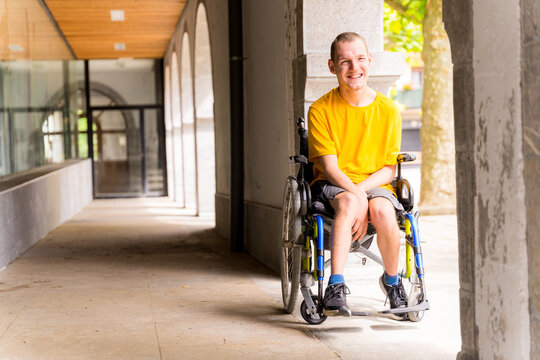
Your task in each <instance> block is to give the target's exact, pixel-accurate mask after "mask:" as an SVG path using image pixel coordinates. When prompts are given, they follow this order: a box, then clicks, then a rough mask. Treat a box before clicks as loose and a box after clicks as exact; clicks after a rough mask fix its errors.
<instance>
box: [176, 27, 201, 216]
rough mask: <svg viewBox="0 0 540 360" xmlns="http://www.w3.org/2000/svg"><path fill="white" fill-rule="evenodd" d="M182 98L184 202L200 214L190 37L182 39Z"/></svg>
mask: <svg viewBox="0 0 540 360" xmlns="http://www.w3.org/2000/svg"><path fill="white" fill-rule="evenodd" d="M180 69H181V77H180V96H181V114H182V150H183V155H184V156H183V161H184V191H185V192H184V196H185V197H184V201H185V207H186V208H188V209H193V210H195V211H196V212H197V213H198V210H199V209H198V201H197V197H198V196H197V193H198V189H197V157H196V154H197V144H196V142H195V112H194V109H193V81H192V77H191V76H192V75H191V74H192V70H191V56H190V49H189V36H188V34H187V33H184V36H183V37H182V62H181V68H180Z"/></svg>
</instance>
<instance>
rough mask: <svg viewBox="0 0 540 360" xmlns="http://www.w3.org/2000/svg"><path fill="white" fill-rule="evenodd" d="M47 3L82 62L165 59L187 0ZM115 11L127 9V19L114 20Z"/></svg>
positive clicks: (65, 0)
mask: <svg viewBox="0 0 540 360" xmlns="http://www.w3.org/2000/svg"><path fill="white" fill-rule="evenodd" d="M16 1H19V0H16ZM36 1H37V0H36ZM44 2H45V4H46V5H47V7H48V8H49V10H50V12H51V14H52V15H53V17H54V18H55V20H56V22H57V23H58V26H59V27H60V29H61V30H62V33H63V34H64V36H65V38H66V39H67V41H68V43H69V45H70V46H71V48H72V49H73V52H74V53H75V56H76V57H77V58H78V59H116V58H119V57H133V58H161V57H163V54H164V53H165V49H166V47H167V44H168V43H169V40H170V39H171V36H172V34H173V32H174V28H175V26H176V23H177V22H178V18H179V17H180V13H181V12H182V10H183V9H184V6H185V3H186V0H114V1H111V0H45V1H44ZM111 10H124V14H125V20H124V21H112V20H111V13H110V11H111ZM115 43H122V44H125V50H123V51H118V50H115Z"/></svg>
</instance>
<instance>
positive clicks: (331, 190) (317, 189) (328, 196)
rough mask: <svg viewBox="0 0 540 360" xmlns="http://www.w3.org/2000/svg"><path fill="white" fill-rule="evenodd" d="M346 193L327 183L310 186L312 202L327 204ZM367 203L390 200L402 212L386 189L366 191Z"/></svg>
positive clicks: (396, 200)
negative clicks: (372, 200) (380, 199)
mask: <svg viewBox="0 0 540 360" xmlns="http://www.w3.org/2000/svg"><path fill="white" fill-rule="evenodd" d="M344 191H346V190H345V189H343V188H340V187H339V186H334V185H332V184H330V183H329V182H328V181H317V182H315V183H314V184H313V185H312V186H311V198H312V201H317V200H318V201H321V202H323V203H327V204H329V202H328V200H333V199H334V198H335V197H336V196H337V195H338V194H339V193H342V192H344ZM366 194H367V197H368V201H369V200H371V199H375V198H377V197H383V198H385V199H388V200H390V202H391V203H392V205H394V208H395V209H396V210H403V205H401V204H400V203H399V201H398V199H397V198H396V196H395V195H394V194H393V193H392V192H391V191H390V190H388V189H384V188H379V187H378V188H374V189H370V190H368V191H366Z"/></svg>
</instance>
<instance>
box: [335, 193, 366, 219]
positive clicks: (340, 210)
mask: <svg viewBox="0 0 540 360" xmlns="http://www.w3.org/2000/svg"><path fill="white" fill-rule="evenodd" d="M366 205H367V204H362V203H361V201H360V199H359V198H358V197H357V196H356V195H355V194H353V193H350V192H347V191H346V192H342V193H340V194H338V195H337V196H336V197H335V198H334V200H333V201H332V206H333V207H334V210H335V211H336V214H347V215H350V216H351V217H352V216H354V215H355V214H357V213H358V212H359V211H361V209H362V207H366Z"/></svg>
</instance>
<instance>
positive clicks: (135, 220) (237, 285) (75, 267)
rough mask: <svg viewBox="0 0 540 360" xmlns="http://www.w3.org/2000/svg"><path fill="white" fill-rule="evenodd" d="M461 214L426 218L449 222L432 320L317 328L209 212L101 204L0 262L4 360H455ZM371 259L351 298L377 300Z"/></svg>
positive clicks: (353, 267) (157, 203)
mask: <svg viewBox="0 0 540 360" xmlns="http://www.w3.org/2000/svg"><path fill="white" fill-rule="evenodd" d="M430 222H435V224H431V225H430ZM454 222H455V217H441V218H440V219H437V218H426V220H425V221H424V222H423V224H424V226H425V227H426V228H428V227H430V226H431V227H432V228H433V229H434V230H435V229H436V230H437V231H436V232H435V233H440V230H441V229H447V230H448V231H446V232H445V233H446V235H445V236H443V237H442V238H441V237H439V238H433V239H431V238H430V239H429V240H428V242H427V243H426V244H425V252H426V253H427V254H426V268H427V270H428V271H431V272H432V273H433V275H432V279H433V280H434V281H433V282H434V283H436V284H437V285H435V284H433V285H432V286H431V287H430V289H432V290H431V294H432V298H430V300H431V302H432V304H433V305H432V307H433V310H430V312H429V313H427V314H426V316H425V319H424V321H422V322H421V323H418V324H411V323H404V322H396V321H393V320H389V319H386V318H358V319H357V318H355V319H343V318H332V319H329V320H327V321H326V323H324V324H323V325H321V326H319V327H311V326H308V325H305V323H304V322H303V320H302V319H301V318H299V316H298V315H297V317H294V316H291V315H286V314H284V313H283V312H282V311H281V307H280V304H279V297H280V293H279V291H280V285H279V278H278V277H277V276H276V274H274V273H273V272H271V271H269V270H267V269H266V268H265V267H264V266H262V265H260V264H259V263H258V262H257V261H255V260H253V259H252V258H251V257H249V256H248V255H243V254H231V253H229V252H228V244H227V242H226V241H225V240H223V239H222V238H220V237H219V236H218V235H217V234H216V233H215V232H214V231H213V230H211V229H212V227H213V222H212V220H210V219H206V220H205V219H200V218H195V217H193V216H190V215H189V214H186V213H185V212H184V211H183V210H182V209H178V208H176V207H175V205H174V204H173V203H171V202H169V201H168V200H166V199H127V200H98V201H94V202H93V203H92V204H91V205H89V206H88V207H86V208H85V209H84V210H83V211H82V212H81V213H80V214H78V215H77V216H76V217H75V218H73V219H72V220H71V221H69V222H67V223H65V224H64V225H62V226H60V227H58V228H57V229H56V230H54V231H53V232H51V233H50V234H49V235H47V236H46V237H45V238H44V239H43V240H42V241H40V242H39V243H38V244H37V245H36V246H34V247H33V248H32V249H30V250H29V251H27V252H26V253H25V254H24V255H22V256H21V257H19V258H18V259H17V260H16V261H15V262H14V263H12V264H11V265H9V266H8V267H7V268H5V269H4V270H2V271H1V272H0V359H9V360H18V359H31V360H35V359H54V360H60V359H306V358H309V359H334V358H343V359H390V358H392V359H394V358H399V359H437V360H442V359H455V355H456V353H457V351H458V350H459V346H460V345H459V344H460V342H459V314H458V307H457V260H456V241H455V223H454ZM428 254H429V256H431V259H432V260H431V261H429V260H428V259H427V258H428ZM370 269H372V267H370V265H369V264H368V265H367V266H362V265H360V264H359V263H358V262H357V261H356V262H355V261H352V263H351V264H350V266H348V271H349V273H348V274H349V275H348V276H350V277H351V278H358V277H357V276H356V273H357V272H363V274H364V275H362V276H363V277H368V279H363V280H361V281H360V280H357V281H351V284H350V287H351V290H353V296H352V297H351V301H352V303H353V304H354V303H360V304H361V305H362V306H366V305H367V306H373V307H380V308H383V307H384V304H383V301H384V299H383V298H382V295H381V293H380V290H378V289H376V288H373V286H374V285H376V284H375V280H376V279H375V280H374V279H369V277H370V276H372V275H369V274H374V275H373V276H375V278H376V277H377V275H376V272H377V271H379V269H377V270H375V269H372V270H370ZM454 275H455V276H454ZM355 294H357V295H355ZM441 301H442V302H441ZM415 349H417V351H418V352H417V353H416V354H414V353H413V351H415ZM400 353H401V354H402V355H398V354H400ZM308 354H309V355H308ZM388 354H393V355H394V356H388Z"/></svg>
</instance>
